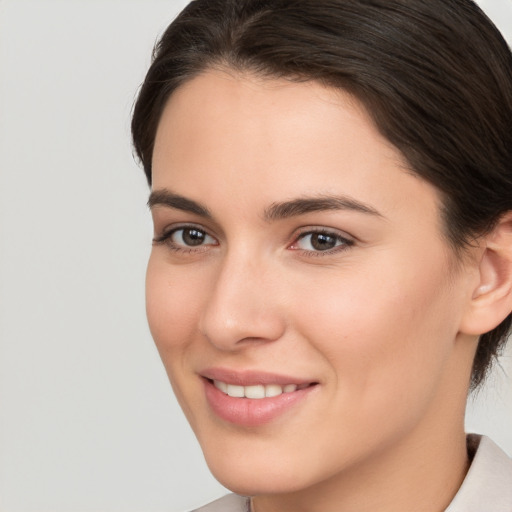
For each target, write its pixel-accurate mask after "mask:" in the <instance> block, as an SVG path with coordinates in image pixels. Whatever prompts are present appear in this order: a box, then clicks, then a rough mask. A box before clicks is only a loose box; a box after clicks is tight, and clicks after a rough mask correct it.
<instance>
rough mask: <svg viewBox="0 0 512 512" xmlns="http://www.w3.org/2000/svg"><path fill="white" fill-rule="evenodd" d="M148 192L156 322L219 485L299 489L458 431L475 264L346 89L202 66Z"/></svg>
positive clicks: (165, 120) (163, 132)
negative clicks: (462, 258)
mask: <svg viewBox="0 0 512 512" xmlns="http://www.w3.org/2000/svg"><path fill="white" fill-rule="evenodd" d="M150 204H151V209H152V214H153V219H154V225H155V240H156V241H155V243H154V246H153V250H152V253H151V257H150V261H149V266H148V272H147V313H148V318H149V324H150V328H151V331H152V334H153V336H154V339H155V342H156V345H157V347H158V350H159V352H160V355H161V357H162V360H163V362H164V365H165V367H166V369H167V372H168V375H169V378H170V381H171V383H172V386H173V388H174V391H175V393H176V395H177V397H178V400H179V402H180V404H181V406H182V408H183V410H184V412H185V414H186V416H187V418H188V420H189V422H190V424H191V426H192V428H193V429H194V431H195V433H196V435H197V437H198V439H199V442H200V444H201V446H202V448H203V451H204V453H205V457H206V460H207V462H208V464H209V466H210V468H211V470H212V472H213V473H214V475H215V476H216V477H217V478H218V479H219V480H220V481H221V482H222V483H223V484H224V485H225V486H227V487H229V488H231V489H233V490H235V491H238V492H240V493H243V494H259V493H274V492H289V491H294V490H299V489H304V488H307V487H309V486H312V485H315V484H319V483H321V482H325V481H328V480H330V479H332V478H336V477H340V476H341V475H348V474H350V473H351V472H353V471H356V470H360V469H361V468H363V467H365V466H367V465H370V466H371V465H372V464H376V463H377V461H378V460H383V458H386V457H387V456H388V455H389V454H391V453H393V454H397V453H399V454H400V453H403V451H401V448H403V447H404V446H406V445H407V446H409V448H410V447H411V446H415V442H416V441H418V442H419V440H420V439H421V440H422V441H421V442H423V443H424V444H425V445H426V446H428V439H429V436H432V432H433V433H434V434H436V433H438V432H439V429H447V428H448V429H450V428H451V429H453V425H454V424H456V428H457V429H458V428H461V429H462V426H461V424H460V422H459V419H460V416H461V415H462V412H463V403H464V394H465V392H466V385H467V381H468V378H469V371H470V366H471V357H472V351H473V350H474V344H470V343H468V342H467V340H464V339H463V338H464V335H463V334H462V333H460V332H459V324H460V322H461V318H462V317H463V315H464V312H465V310H466V307H467V303H468V300H469V299H470V298H471V289H472V286H473V285H474V280H475V273H474V272H471V271H464V272H463V271H460V270H457V269H458V268H459V267H457V265H456V264H455V263H454V256H453V255H452V253H451V251H450V249H449V247H448V245H447V243H446V241H445V239H444V238H443V235H442V227H441V221H440V215H439V198H438V194H437V193H436V190H435V189H434V188H433V187H432V186H430V185H429V184H428V183H426V182H425V181H423V180H422V179H419V178H418V177H416V176H414V175H412V174H411V173H410V172H408V171H407V167H406V164H405V162H404V161H403V159H402V157H401V155H400V153H399V152H398V151H397V150H396V149H395V148H394V147H392V146H391V145H390V144H389V143H388V142H387V141H386V140H385V139H384V138H383V137H382V136H381V135H380V134H379V133H378V131H377V130H376V128H375V127H374V125H373V124H372V122H371V121H370V119H369V117H368V115H367V114H366V113H365V111H364V109H363V108H362V107H361V106H360V104H358V102H357V101H356V100H354V99H353V98H352V97H351V96H349V95H348V94H344V93H342V92H340V91H334V90H331V89H328V88H325V87H324V86H322V85H320V84H317V83H315V82H309V83H290V82H288V81H284V80H275V81H272V80H262V79H261V80H260V79H257V78H254V77H251V76H247V75H246V76H239V75H235V74H228V73H222V72H220V71H218V72H208V73H205V74H203V75H201V76H199V77H196V78H195V79H193V80H191V81H190V82H188V83H186V84H185V85H184V86H182V87H181V88H180V89H178V90H177V91H176V92H175V93H174V94H173V95H172V97H171V99H170V101H169V102H168V104H167V106H166V108H165V111H164V113H163V116H162V119H161V121H160V125H159V128H158V132H157V137H156V143H155V149H154V156H153V193H152V197H151V200H150ZM468 347H469V348H468ZM265 394H266V396H265ZM263 396H265V397H264V398H262V397H263ZM409 451H410V450H409ZM417 455H418V453H416V454H415V456H417Z"/></svg>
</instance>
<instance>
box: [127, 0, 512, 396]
mask: <svg viewBox="0 0 512 512" xmlns="http://www.w3.org/2000/svg"><path fill="white" fill-rule="evenodd" d="M216 66H222V67H229V68H231V69H234V70H240V71H246V70H247V71H251V72H253V73H258V74H260V75H262V76H268V77H275V78H277V77H284V78H288V79H290V80H316V81H320V82H321V83H324V84H326V85H329V86H332V87H337V88H341V89H343V90H346V91H348V92H350V93H352V94H354V95H355V96H356V97H357V98H358V99H359V100H360V101H361V102H362V103H363V104H364V105H365V106H366V108H367V110H368V112H369V114H370V115H371V116H372V118H373V119H374V121H375V123H376V125H377V127H378V128H379V130H380V131H381V133H382V134H383V135H384V136H385V137H386V138H387V139H388V140H389V141H390V142H391V143H392V144H394V145H395V146H396V147H397V148H398V149H399V150H400V151H401V152H402V153H403V155H404V156H405V158H406V159H407V161H408V162H409V164H410V166H411V169H412V170H413V172H415V173H416V174H417V175H418V176H421V177H422V178H423V179H425V180H427V181H428V182H430V183H432V184H433V185H434V186H436V187H437V189H438V190H439V191H440V194H441V197H442V204H443V207H442V215H443V220H444V228H445V232H446V233H445V234H446V236H447V239H448V240H449V242H450V243H451V245H452V247H453V248H454V250H455V251H456V253H460V252H461V251H462V250H463V248H464V247H465V246H467V244H470V243H471V241H472V240H474V239H475V237H477V236H479V235H482V234H483V233H486V232H488V231H489V230H490V229H492V227H493V226H494V225H495V223H496V222H497V221H498V219H499V218H500V216H502V215H503V214H504V213H505V212H506V211H509V210H512V55H511V53H510V50H509V48H508V46H507V44H506V42H505V41H504V39H503V37H502V36H501V34H500V33H499V31H498V30H497V29H496V27H495V26H494V25H493V24H492V22H491V21H490V20H489V19H488V18H487V17H486V15H485V14H484V13H483V12H482V11H481V10H480V9H479V7H478V6H477V5H476V4H475V3H474V2H473V1H472V0H428V1H425V0H194V1H192V2H191V3H190V4H189V5H188V6H187V7H186V8H185V9H184V10H183V11H182V12H181V14H180V15H179V16H178V17H177V18H176V19H175V20H174V21H173V22H172V23H171V25H170V26H169V27H168V28H167V30H166V31H165V33H164V34H163V36H162V37H161V39H160V41H159V42H158V43H157V45H156V47H155V50H154V55H153V62H152V65H151V67H150V69H149V71H148V73H147V76H146V79H145V81H144V83H143V85H142V87H141V89H140V92H139V96H138V99H137V101H136V104H135V108H134V112H133V119H132V134H133V142H134V147H135V151H136V154H137V156H138V157H139V159H140V161H141V162H142V165H143V167H144V171H145V173H146V176H147V179H148V182H149V183H151V159H152V153H153V145H154V141H155V135H156V130H157V127H158V123H159V120H160V116H161V113H162V110H163V108H164V105H165V103H166V101H167V100H168V98H169V96H170V95H171V94H172V92H173V91H174V90H175V89H176V88H177V87H179V86H180V85H181V84H183V83H184V82H186V81H188V80H191V79H192V78H193V77H194V76H196V75H198V74H199V73H201V72H204V71H205V70H207V69H209V68H212V67H216ZM511 324H512V314H511V315H509V316H508V317H507V318H506V319H505V320H504V321H503V322H502V323H501V324H500V325H499V326H498V327H496V328H495V329H494V330H492V331H491V332H488V333H486V334H484V335H482V336H481V339H480V342H479V345H478V350H477V354H476V357H475V361H474V365H473V373H472V386H473V387H476V386H478V385H479V384H480V383H481V382H482V381H483V379H484V377H485V375H486V373H487V371H488V369H489V368H490V366H491V363H492V362H493V360H494V357H495V356H496V355H498V354H499V352H500V350H501V349H502V348H503V346H504V344H505V342H506V338H507V336H508V334H509V331H510V327H511Z"/></svg>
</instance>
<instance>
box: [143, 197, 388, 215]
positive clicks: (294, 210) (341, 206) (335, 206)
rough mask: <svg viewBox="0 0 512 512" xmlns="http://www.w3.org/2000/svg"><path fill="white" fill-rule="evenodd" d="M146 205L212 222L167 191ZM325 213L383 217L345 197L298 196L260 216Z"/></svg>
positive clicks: (191, 203) (200, 208)
mask: <svg viewBox="0 0 512 512" xmlns="http://www.w3.org/2000/svg"><path fill="white" fill-rule="evenodd" d="M148 206H149V207H150V208H153V207H155V206H166V207H168V208H175V209H177V210H182V211H185V212H189V213H193V214H195V215H199V216H200V217H205V218H207V219H213V215H212V214H211V212H210V210H208V208H206V206H203V205H202V204H200V203H198V202H196V201H193V200H192V199H188V198H186V197H183V196H180V195H179V194H175V193H174V192H171V191H170V190H168V189H160V190H155V191H153V192H151V194H150V196H149V200H148ZM329 210H349V211H355V212H359V213H364V214H367V215H374V216H376V217H383V215H382V214H381V213H379V211H377V210H376V209H375V208H373V207H372V206H370V205H367V204H365V203H362V202H360V201H358V200H356V199H354V198H351V197H348V196H330V195H322V196H318V197H300V198H297V199H292V200H290V201H283V202H279V203H272V204H271V205H270V206H269V207H268V208H266V209H265V211H264V213H263V218H264V220H265V221H267V222H273V221H276V220H281V219H287V218H290V217H297V216H300V215H305V214H307V213H311V212H318V211H329Z"/></svg>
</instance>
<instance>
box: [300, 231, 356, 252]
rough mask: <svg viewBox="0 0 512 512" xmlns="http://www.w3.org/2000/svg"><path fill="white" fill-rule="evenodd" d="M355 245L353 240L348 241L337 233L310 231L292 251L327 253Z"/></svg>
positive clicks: (304, 234)
mask: <svg viewBox="0 0 512 512" xmlns="http://www.w3.org/2000/svg"><path fill="white" fill-rule="evenodd" d="M351 245H353V242H352V241H351V240H347V239H346V238H343V237H342V236H340V235H338V234H336V233H329V232H324V231H310V232H308V233H303V234H302V235H301V236H300V237H299V238H298V239H297V241H296V242H295V243H294V244H293V246H292V249H301V250H303V251H308V252H325V251H329V250H332V249H337V248H339V249H343V248H345V247H349V246H351Z"/></svg>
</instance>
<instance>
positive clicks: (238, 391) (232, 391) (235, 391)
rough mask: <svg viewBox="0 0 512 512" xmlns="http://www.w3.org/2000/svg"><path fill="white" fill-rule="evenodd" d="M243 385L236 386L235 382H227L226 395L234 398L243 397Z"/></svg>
mask: <svg viewBox="0 0 512 512" xmlns="http://www.w3.org/2000/svg"><path fill="white" fill-rule="evenodd" d="M244 391H245V390H244V387H243V386H236V385H235V384H228V395H229V396H233V397H235V398H243V397H244V396H245V392H244Z"/></svg>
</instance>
